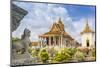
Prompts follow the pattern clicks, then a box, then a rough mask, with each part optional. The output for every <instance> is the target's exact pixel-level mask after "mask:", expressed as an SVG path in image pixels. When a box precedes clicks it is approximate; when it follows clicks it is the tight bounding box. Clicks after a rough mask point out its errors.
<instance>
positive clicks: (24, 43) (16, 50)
mask: <svg viewBox="0 0 100 67" xmlns="http://www.w3.org/2000/svg"><path fill="white" fill-rule="evenodd" d="M29 37H30V30H28V29H25V30H24V33H23V35H22V37H21V40H20V41H17V42H14V43H12V57H11V58H12V61H11V64H12V65H21V64H24V63H25V64H27V63H26V61H28V60H29V59H30V58H31V56H30V54H29V52H28V48H29V44H30V39H29Z"/></svg>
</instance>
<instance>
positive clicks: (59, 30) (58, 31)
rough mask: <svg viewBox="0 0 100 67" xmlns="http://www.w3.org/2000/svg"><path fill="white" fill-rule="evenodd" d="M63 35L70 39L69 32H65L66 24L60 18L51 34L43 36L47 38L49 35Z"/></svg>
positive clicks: (47, 33) (53, 26)
mask: <svg viewBox="0 0 100 67" xmlns="http://www.w3.org/2000/svg"><path fill="white" fill-rule="evenodd" d="M61 34H62V35H64V36H69V37H70V35H69V34H68V33H67V32H65V29H64V24H63V22H62V21H61V18H59V19H58V20H57V21H56V22H55V23H53V25H52V27H51V30H50V31H49V32H46V33H44V34H43V35H41V36H42V37H46V36H48V35H61Z"/></svg>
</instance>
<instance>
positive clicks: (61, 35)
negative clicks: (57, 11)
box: [39, 18, 74, 46]
mask: <svg viewBox="0 0 100 67" xmlns="http://www.w3.org/2000/svg"><path fill="white" fill-rule="evenodd" d="M39 40H40V41H39V44H41V46H43V45H48V46H66V45H68V42H70V43H73V41H74V39H73V38H72V37H71V36H70V35H69V34H68V33H67V32H66V31H65V29H64V24H63V22H62V20H61V18H59V19H58V20H57V21H56V22H55V23H53V25H52V27H51V29H50V31H49V32H46V33H44V34H42V35H40V36H39Z"/></svg>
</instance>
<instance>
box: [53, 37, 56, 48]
mask: <svg viewBox="0 0 100 67" xmlns="http://www.w3.org/2000/svg"><path fill="white" fill-rule="evenodd" d="M55 45H56V39H55V36H53V46H55Z"/></svg>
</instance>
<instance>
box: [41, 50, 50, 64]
mask: <svg viewBox="0 0 100 67" xmlns="http://www.w3.org/2000/svg"><path fill="white" fill-rule="evenodd" d="M40 59H41V60H42V62H43V63H47V60H49V54H48V52H47V51H46V49H42V50H41V51H40Z"/></svg>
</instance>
